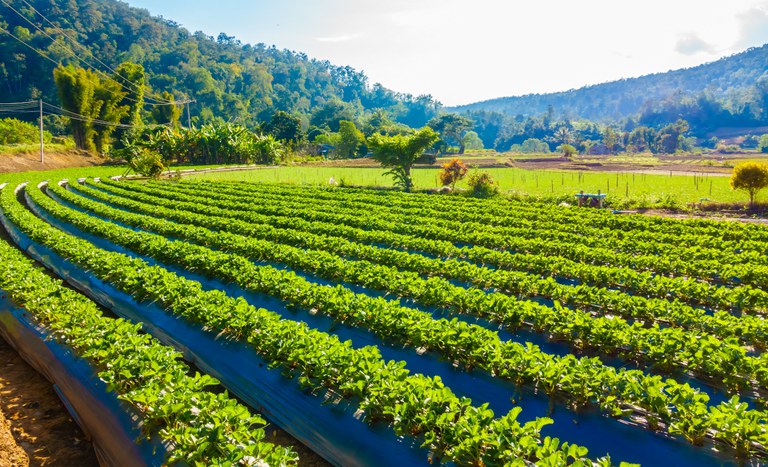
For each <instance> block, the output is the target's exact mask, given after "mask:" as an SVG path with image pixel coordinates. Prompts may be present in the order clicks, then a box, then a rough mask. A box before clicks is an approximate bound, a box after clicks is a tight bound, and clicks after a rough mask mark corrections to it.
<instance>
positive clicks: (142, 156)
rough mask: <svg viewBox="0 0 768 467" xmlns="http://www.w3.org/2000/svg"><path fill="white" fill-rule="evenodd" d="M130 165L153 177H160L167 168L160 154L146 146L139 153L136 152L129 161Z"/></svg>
mask: <svg viewBox="0 0 768 467" xmlns="http://www.w3.org/2000/svg"><path fill="white" fill-rule="evenodd" d="M128 165H130V166H131V168H132V169H133V170H134V171H135V172H136V173H139V174H141V175H144V176H146V177H152V178H159V177H160V174H162V173H163V170H165V166H164V165H163V160H162V159H161V158H160V154H158V153H156V152H152V151H150V150H148V149H146V148H141V149H140V150H139V151H138V153H137V154H134V156H133V157H131V160H130V161H128Z"/></svg>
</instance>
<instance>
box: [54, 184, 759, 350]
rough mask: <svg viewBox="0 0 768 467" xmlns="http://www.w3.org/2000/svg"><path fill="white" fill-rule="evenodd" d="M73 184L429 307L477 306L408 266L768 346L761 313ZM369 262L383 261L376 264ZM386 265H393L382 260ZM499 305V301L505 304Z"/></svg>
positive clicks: (218, 239)
mask: <svg viewBox="0 0 768 467" xmlns="http://www.w3.org/2000/svg"><path fill="white" fill-rule="evenodd" d="M51 189H52V190H53V191H54V192H55V193H56V194H57V195H59V196H61V197H62V198H64V199H66V200H67V201H69V202H72V203H74V204H76V205H78V206H80V207H82V208H85V209H88V210H90V211H91V212H94V213H96V214H97V215H102V216H108V217H110V218H112V219H115V220H118V221H120V222H123V223H126V224H130V225H133V226H136V227H142V228H147V226H149V225H151V223H149V222H148V221H147V220H146V219H145V218H142V217H136V216H131V215H130V214H127V213H123V212H122V211H117V210H114V209H110V208H108V207H106V206H103V205H99V204H98V203H93V202H89V201H88V200H86V199H84V198H83V197H81V196H75V195H73V194H71V193H69V192H67V191H65V190H62V189H61V188H59V187H57V186H53V187H51ZM73 189H74V190H76V191H82V192H83V193H84V194H86V195H87V196H89V197H91V198H96V199H100V200H101V201H104V202H109V203H112V204H113V205H115V206H119V207H121V208H125V209H129V210H130V211H133V212H138V213H142V214H145V215H152V216H154V217H159V218H161V219H168V220H173V221H175V222H179V223H182V224H188V225H198V226H202V227H206V228H208V229H212V230H215V231H218V232H219V233H220V234H219V235H218V236H215V235H212V234H210V233H207V232H204V231H197V232H202V233H200V234H197V235H195V236H194V237H186V238H187V239H192V240H193V241H195V242H197V243H200V244H205V245H208V246H213V247H215V248H219V249H222V250H226V251H233V252H237V253H240V254H244V255H246V256H248V257H251V258H254V259H260V260H261V259H266V260H270V261H277V262H283V263H285V264H287V265H289V266H291V267H293V268H298V269H302V270H305V271H309V272H312V273H314V274H317V275H319V276H321V277H324V278H327V279H331V280H341V281H347V282H353V283H356V284H359V285H363V286H365V287H371V288H376V289H381V290H386V291H388V292H390V293H393V294H395V295H400V296H408V297H413V298H415V299H416V300H418V301H420V302H421V303H423V304H425V305H428V306H429V305H435V306H440V307H451V308H453V309H454V310H457V311H460V312H461V311H469V312H473V311H474V309H473V308H470V309H469V310H465V309H463V308H462V307H463V306H465V305H466V303H467V302H468V300H467V299H466V298H464V295H463V294H462V293H461V292H460V291H461V289H459V288H457V287H455V286H452V285H451V284H449V283H447V282H446V281H440V280H438V279H430V280H428V281H425V280H423V279H421V278H420V277H418V276H414V275H413V274H408V273H404V272H401V271H399V270H398V269H407V270H412V271H417V272H419V273H421V274H425V275H428V276H431V277H435V276H439V277H444V278H453V279H459V280H462V281H466V282H467V283H469V284H472V285H474V286H477V287H481V288H491V287H493V288H495V289H497V290H500V291H503V292H504V293H512V294H514V295H517V296H518V297H529V298H531V297H536V296H545V297H548V298H551V299H555V300H560V301H562V302H563V303H566V304H569V305H574V304H575V305H579V306H581V308H585V309H592V308H597V309H599V310H600V311H601V312H603V313H604V314H608V313H610V314H618V315H620V316H624V317H627V318H636V319H642V320H650V321H657V322H659V321H660V322H664V323H667V324H669V325H673V326H676V327H678V326H679V327H682V328H685V329H696V330H698V331H699V332H704V333H707V334H713V335H715V336H717V337H720V338H726V337H736V338H738V339H740V340H741V341H742V342H744V343H745V344H747V345H755V346H757V347H759V348H764V347H765V346H766V344H768V322H766V321H765V320H764V319H762V318H758V317H754V316H743V317H741V318H738V317H736V316H733V315H731V314H729V313H727V312H717V313H715V314H714V315H708V314H706V313H705V312H704V311H703V310H700V309H695V308H691V307H689V306H687V305H685V304H682V303H679V302H669V301H666V300H658V299H655V300H652V299H646V298H644V297H639V296H634V297H633V296H629V295H627V294H623V293H620V292H617V291H612V290H607V289H603V288H596V287H590V286H565V285H561V284H559V283H557V282H556V281H554V280H552V279H551V278H548V279H541V278H538V277H535V276H531V275H528V274H522V273H516V272H510V271H504V270H492V269H488V268H482V267H478V266H476V265H474V264H471V263H466V262H463V261H455V260H446V261H441V260H438V259H432V258H427V257H425V256H422V255H415V254H411V253H407V252H402V251H396V250H388V249H382V248H377V247H373V246H368V245H361V244H355V243H353V242H349V241H346V240H343V239H337V240H335V241H329V240H328V238H327V237H322V236H317V235H313V234H306V233H303V232H297V231H282V230H279V229H275V228H268V229H264V228H262V227H260V226H257V225H254V224H252V223H248V222H244V221H240V220H236V219H231V218H223V217H210V216H205V215H202V214H197V213H191V212H187V211H184V210H183V209H182V208H181V207H180V206H178V205H176V206H175V208H174V209H169V208H164V207H161V206H158V205H156V204H155V205H150V204H143V203H139V202H137V201H130V200H127V199H123V198H115V197H110V196H107V195H105V194H104V193H103V192H101V191H98V190H93V189H89V188H87V187H83V186H76V185H75V186H73ZM149 228H152V227H149ZM153 230H154V229H153ZM222 232H230V233H235V234H238V235H242V236H245V237H248V238H250V239H253V238H260V239H264V240H268V241H270V243H264V242H259V243H256V242H247V241H244V239H243V238H242V237H235V238H234V239H233V238H230V237H229V236H227V235H223V234H222ZM272 242H275V243H272ZM288 244H293V245H297V246H299V247H301V248H311V249H313V250H316V251H314V252H308V251H304V250H301V249H298V248H295V247H292V246H288ZM240 245H242V246H240ZM321 252H322V253H321ZM323 253H324V254H323ZM345 256H346V257H349V256H354V257H358V258H362V259H364V260H366V262H359V261H351V260H344V259H342V258H341V257H345ZM367 261H371V262H373V263H376V264H370V263H367ZM382 264H383V265H387V266H389V267H383V266H379V265H382ZM394 268H398V269H394ZM437 290H441V292H437ZM490 295H491V297H494V296H495V295H494V294H490ZM498 308H499V305H497V309H498ZM475 314H477V312H475Z"/></svg>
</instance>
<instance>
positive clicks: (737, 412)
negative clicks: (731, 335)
mask: <svg viewBox="0 0 768 467" xmlns="http://www.w3.org/2000/svg"><path fill="white" fill-rule="evenodd" d="M34 198H35V199H36V200H39V201H40V202H41V205H42V206H43V207H44V208H46V209H50V211H51V212H52V213H54V214H56V215H57V216H59V215H60V216H61V218H62V219H65V220H66V221H68V222H72V223H73V224H74V225H77V226H78V227H80V228H83V229H84V230H88V231H89V232H92V233H95V234H98V235H100V236H105V237H106V238H110V239H111V240H113V241H118V242H119V243H120V244H121V245H123V246H126V247H129V248H131V249H133V250H134V251H137V252H141V253H143V254H148V255H149V256H152V257H154V258H156V259H159V260H165V261H170V262H173V263H174V264H178V265H181V266H183V267H186V268H188V269H191V270H197V271H203V272H207V273H209V274H213V275H215V276H216V277H220V278H222V279H225V280H231V281H233V282H236V283H238V284H240V285H242V286H244V287H245V288H249V289H251V290H257V291H263V292H267V293H270V294H272V295H274V296H278V297H279V298H281V299H282V300H284V301H286V302H288V303H289V304H291V305H293V306H297V307H300V308H312V309H316V310H318V311H321V312H324V313H327V314H329V315H331V316H334V317H335V318H336V319H337V320H339V321H341V322H345V323H348V324H353V325H361V326H365V327H367V328H369V329H371V330H372V331H373V332H374V333H376V334H377V335H379V336H380V337H381V338H383V339H386V340H395V341H398V342H401V343H403V344H406V345H410V346H413V347H417V348H422V349H426V350H434V351H438V352H440V353H442V354H443V355H445V356H447V357H449V358H450V359H451V360H455V361H456V362H457V363H459V364H460V365H462V366H464V367H466V368H473V367H480V368H483V369H484V370H486V371H489V372H490V373H491V374H493V375H496V376H498V377H502V378H505V379H510V380H512V381H514V382H516V383H518V384H522V383H534V384H536V385H537V387H539V388H540V389H542V390H543V391H545V392H546V393H548V394H552V395H561V396H565V397H566V400H567V401H568V403H569V404H570V405H572V406H575V407H580V406H584V405H588V404H590V403H591V404H595V405H598V406H599V407H600V408H601V409H602V410H604V411H605V412H606V413H610V414H612V415H614V416H621V415H631V414H632V413H633V410H639V411H640V413H642V414H643V415H644V417H645V420H646V422H645V423H647V424H648V425H649V426H650V427H652V428H653V429H660V428H664V429H668V430H669V432H670V433H673V434H675V433H678V434H682V435H683V436H685V437H686V438H687V439H689V440H690V441H692V442H694V443H701V442H702V441H703V440H704V438H705V437H707V436H712V437H713V438H714V439H718V440H721V441H725V440H726V438H730V439H729V440H728V441H725V443H726V444H728V445H729V446H733V447H734V448H735V449H737V451H739V452H740V453H741V454H742V455H743V454H746V453H749V452H752V451H754V450H758V451H761V450H762V441H760V438H759V436H757V434H758V433H760V434H762V435H765V433H764V432H763V431H761V430H763V428H764V425H765V417H764V415H765V414H763V412H761V411H753V410H748V406H747V405H746V404H745V403H743V402H740V401H739V398H738V396H734V397H733V398H732V399H731V400H730V401H728V402H725V403H722V404H719V405H717V406H714V407H711V408H708V406H707V402H708V400H709V397H708V396H707V395H706V394H703V393H701V392H699V391H697V390H694V389H692V388H691V387H690V386H689V385H688V384H679V383H676V382H675V381H673V380H671V379H668V380H666V381H663V380H662V379H661V377H658V376H647V375H644V374H643V373H642V372H641V371H638V370H623V369H621V370H616V369H614V368H611V367H606V366H604V365H602V364H601V363H600V361H599V360H598V359H596V358H595V359H588V358H581V359H576V358H575V357H574V356H573V355H568V356H566V357H553V356H551V355H547V354H543V353H541V352H540V351H539V350H538V348H536V347H534V346H530V345H529V346H523V345H520V344H517V343H513V342H507V343H502V342H500V341H499V339H498V336H497V335H496V334H495V333H492V332H490V331H488V330H485V329H483V328H478V327H477V326H473V325H467V324H466V323H463V322H458V321H456V320H452V321H446V320H444V319H440V320H434V319H432V317H431V316H430V315H429V314H427V313H424V312H419V311H416V310H410V309H407V308H403V307H400V306H398V305H397V304H393V303H389V302H387V301H385V300H383V299H372V298H370V297H366V296H361V295H357V294H353V293H351V292H349V291H346V290H345V289H344V288H342V287H335V288H329V287H319V286H316V285H313V284H309V283H307V282H306V281H304V280H303V279H301V278H299V277H297V276H295V275H294V274H292V273H289V272H286V271H279V270H275V269H272V268H268V267H263V266H256V265H254V264H253V263H251V262H250V261H248V260H246V259H244V258H240V257H237V256H236V255H229V254H225V253H222V252H216V251H212V250H208V249H206V248H203V247H200V246H197V245H192V244H187V243H184V242H178V241H177V242H170V241H168V240H166V239H165V238H163V237H158V236H153V235H149V234H143V233H140V232H134V231H132V230H129V229H123V231H121V233H120V234H114V235H110V232H112V231H114V230H116V229H119V228H118V227H117V226H116V225H114V224H111V223H109V222H105V221H100V220H95V219H94V218H92V217H90V216H87V215H84V214H81V213H78V212H76V211H72V210H70V209H66V208H63V207H61V206H60V205H58V204H56V203H55V202H54V201H52V200H50V199H47V198H46V197H45V195H43V194H42V193H40V192H35V194H34ZM147 219H150V222H152V223H153V224H154V225H156V226H158V228H160V229H162V228H163V226H162V225H161V224H162V223H164V224H167V225H166V226H165V227H166V228H167V229H168V230H166V231H165V233H166V234H172V235H173V236H175V237H179V236H183V235H184V233H188V232H191V231H192V229H193V228H192V227H190V226H181V225H179V224H174V223H172V222H167V221H162V220H158V219H152V218H147ZM89 227H90V228H89ZM211 234H212V235H217V234H216V233H213V232H212V233H211ZM702 351H703V352H705V353H709V352H708V351H707V350H704V349H702ZM715 358H716V357H715ZM625 411H626V412H625ZM725 413H728V414H729V415H728V416H727V417H725V416H724V415H723V414H725ZM743 414H748V416H747V418H746V419H745V420H749V421H750V422H749V423H748V424H747V425H744V424H743V423H744V422H739V423H742V425H740V426H742V428H739V430H737V431H739V434H738V435H735V437H734V435H733V423H735V422H736V420H740V418H739V417H741V416H742V415H743ZM715 421H717V423H724V424H722V425H713V423H714V422H715ZM726 427H727V428H728V433H729V434H726V433H725V431H723V430H721V428H726ZM747 432H749V433H750V434H747ZM744 436H748V437H749V439H748V440H747V439H746V438H744ZM766 436H768V435H766ZM740 440H744V441H740Z"/></svg>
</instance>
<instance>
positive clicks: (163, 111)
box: [151, 91, 184, 128]
mask: <svg viewBox="0 0 768 467" xmlns="http://www.w3.org/2000/svg"><path fill="white" fill-rule="evenodd" d="M160 97H161V98H162V99H163V100H165V101H170V102H176V98H175V97H174V95H173V94H171V93H170V92H168V91H163V92H161V93H160ZM183 110H184V108H183V107H181V106H179V105H156V106H153V107H152V112H151V115H152V120H154V121H155V123H157V124H158V125H168V126H170V127H171V128H178V127H179V125H180V124H179V120H180V119H181V114H182V112H183Z"/></svg>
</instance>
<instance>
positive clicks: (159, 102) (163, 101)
mask: <svg viewBox="0 0 768 467" xmlns="http://www.w3.org/2000/svg"><path fill="white" fill-rule="evenodd" d="M2 1H3V3H5V4H6V5H8V4H7V3H6V2H5V0H2ZM22 2H24V4H25V5H27V6H28V7H29V8H31V9H32V11H34V12H35V13H37V14H38V15H39V16H40V17H41V18H43V20H44V21H45V22H47V23H48V24H50V25H51V26H53V27H54V28H57V29H59V30H60V31H61V35H62V36H64V37H65V38H66V39H69V40H70V41H71V42H72V43H73V44H74V45H76V46H78V47H79V48H80V49H81V50H83V51H85V52H87V53H88V54H89V55H90V56H91V57H93V59H94V60H96V62H98V63H99V64H101V65H102V66H103V67H105V68H106V69H107V70H109V71H111V72H112V73H113V74H114V75H116V76H120V74H119V73H118V72H117V71H115V70H114V69H113V68H111V67H110V66H109V65H107V64H106V63H104V62H102V61H101V60H99V58H98V57H97V56H96V55H94V54H93V53H92V52H91V51H90V50H88V48H87V47H85V46H84V45H82V44H80V43H79V42H78V41H77V40H76V39H73V38H72V37H70V36H68V35H67V34H66V32H65V31H64V29H63V28H61V27H59V26H57V25H55V24H54V23H53V22H52V21H51V20H49V19H48V18H47V17H46V16H45V15H44V14H42V13H41V12H39V11H38V10H37V9H36V8H35V7H34V6H32V5H31V4H30V3H29V2H27V0H22ZM9 8H11V9H12V10H14V11H16V10H15V9H14V8H13V7H10V6H9ZM16 13H17V14H19V15H20V16H22V17H24V16H23V15H21V13H19V12H18V11H17V12H16ZM24 19H27V18H26V17H24ZM27 21H29V20H27ZM62 21H64V22H66V23H67V24H69V25H70V26H72V24H71V23H69V22H68V21H67V20H66V19H65V18H62ZM30 23H31V22H30ZM34 26H35V27H37V25H34ZM38 30H40V31H42V29H40V28H39V27H38ZM46 35H47V34H46ZM49 37H50V36H49ZM52 39H53V38H52ZM53 40H54V41H55V39H53ZM70 51H72V49H70ZM72 53H73V54H74V51H72ZM78 59H79V57H78ZM86 63H87V62H86ZM89 65H90V63H89ZM94 68H95V67H94ZM126 83H128V84H129V85H131V86H133V87H135V86H136V85H135V84H133V83H131V82H130V81H127V80H126ZM121 85H122V83H121ZM134 90H137V89H135V88H134ZM146 98H147V99H148V100H152V101H155V102H156V103H155V104H152V103H149V104H150V105H171V104H173V102H172V101H169V100H167V99H163V98H153V97H150V96H146Z"/></svg>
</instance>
